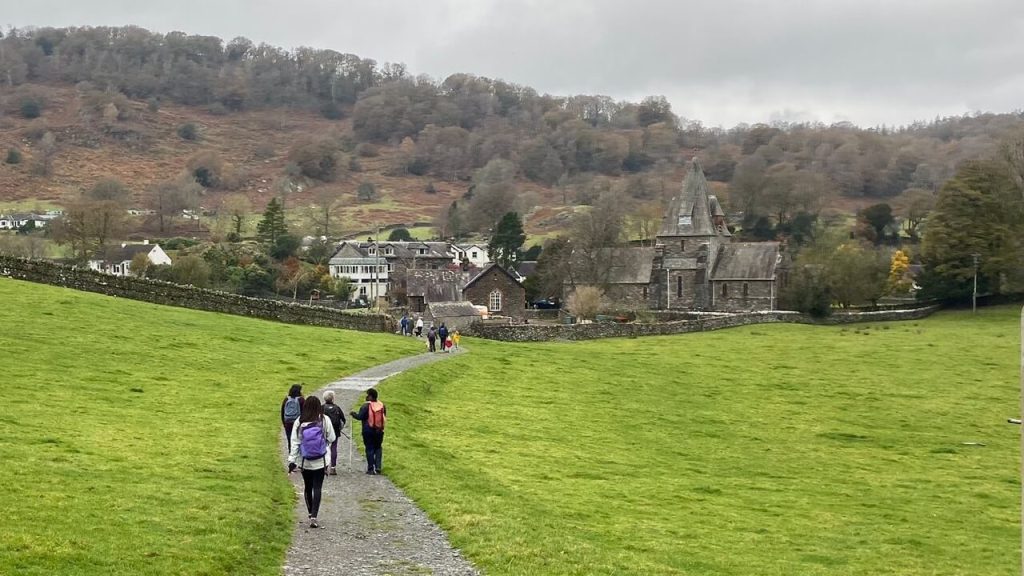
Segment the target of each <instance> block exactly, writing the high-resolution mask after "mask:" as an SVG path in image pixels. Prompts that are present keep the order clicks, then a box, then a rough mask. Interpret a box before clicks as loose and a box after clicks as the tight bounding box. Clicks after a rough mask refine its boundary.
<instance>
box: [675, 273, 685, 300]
mask: <svg viewBox="0 0 1024 576" xmlns="http://www.w3.org/2000/svg"><path fill="white" fill-rule="evenodd" d="M676 296H678V297H680V298H682V296H683V277H682V276H676Z"/></svg>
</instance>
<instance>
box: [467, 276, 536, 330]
mask: <svg viewBox="0 0 1024 576" xmlns="http://www.w3.org/2000/svg"><path fill="white" fill-rule="evenodd" d="M462 297H463V299H464V300H467V301H469V302H472V303H473V304H476V305H478V306H486V307H487V311H488V313H489V314H490V315H491V316H508V317H510V318H513V319H515V320H517V321H521V320H522V319H523V316H524V315H525V314H524V311H525V309H526V289H525V288H523V286H522V284H520V283H519V281H518V280H516V278H515V276H513V275H512V274H510V273H509V272H508V271H507V270H505V269H504V268H502V267H501V266H500V265H498V264H497V263H491V264H488V265H487V266H485V267H484V268H483V269H482V270H480V272H478V273H477V274H476V276H474V277H473V278H472V279H471V280H470V281H469V282H467V283H466V286H465V287H464V288H463V289H462Z"/></svg>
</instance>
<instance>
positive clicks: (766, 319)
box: [469, 305, 941, 342]
mask: <svg viewBox="0 0 1024 576" xmlns="http://www.w3.org/2000/svg"><path fill="white" fill-rule="evenodd" d="M940 308H941V306H937V305H936V306H928V307H924V308H917V309H913V310H885V311H879V312H838V313H835V314H833V315H832V316H829V317H827V318H813V317H811V316H808V315H806V314H801V313H799V312H784V311H775V312H753V313H748V314H733V315H715V316H708V317H699V318H698V317H692V318H689V319H686V320H675V321H670V322H657V323H650V324H641V323H626V324H618V323H596V324H570V325H559V326H551V325H546V326H542V325H539V324H525V325H524V324H519V325H511V326H487V325H483V324H480V323H477V324H474V325H473V326H472V327H470V331H469V334H471V335H473V336H478V337H480V338H487V339H490V340H502V341H505V342H541V341H548V340H593V339H596V338H623V337H628V338H636V337H637V336H663V335H668V334H686V333H689V332H704V331H707V330H720V329H722V328H734V327H737V326H749V325H751V324H767V323H778V322H790V323H798V324H820V325H836V324H849V323H853V322H890V321H895V320H916V319H919V318H924V317H926V316H929V315H931V314H932V313H934V312H935V311H937V310H939V309H940Z"/></svg>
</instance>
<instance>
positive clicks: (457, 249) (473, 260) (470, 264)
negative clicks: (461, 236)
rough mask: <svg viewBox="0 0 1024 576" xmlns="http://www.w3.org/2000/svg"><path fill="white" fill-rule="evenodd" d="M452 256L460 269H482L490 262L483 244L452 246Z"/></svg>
mask: <svg viewBox="0 0 1024 576" xmlns="http://www.w3.org/2000/svg"><path fill="white" fill-rule="evenodd" d="M452 255H453V256H454V259H455V264H456V265H458V266H461V267H462V268H483V267H484V265H486V264H488V263H490V261H491V259H490V256H489V255H488V254H487V246H486V245H485V244H452Z"/></svg>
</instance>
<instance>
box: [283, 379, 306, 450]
mask: <svg viewBox="0 0 1024 576" xmlns="http://www.w3.org/2000/svg"><path fill="white" fill-rule="evenodd" d="M303 401H304V398H303V397H302V384H292V387H291V388H290V389H289V390H288V395H287V396H285V397H284V400H282V401H281V425H282V426H284V437H285V440H287V441H288V451H289V452H291V450H292V426H294V425H295V421H296V420H298V419H299V416H300V415H302V403H303Z"/></svg>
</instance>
